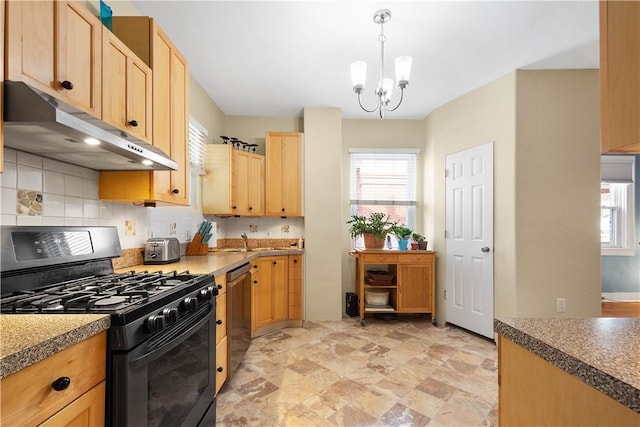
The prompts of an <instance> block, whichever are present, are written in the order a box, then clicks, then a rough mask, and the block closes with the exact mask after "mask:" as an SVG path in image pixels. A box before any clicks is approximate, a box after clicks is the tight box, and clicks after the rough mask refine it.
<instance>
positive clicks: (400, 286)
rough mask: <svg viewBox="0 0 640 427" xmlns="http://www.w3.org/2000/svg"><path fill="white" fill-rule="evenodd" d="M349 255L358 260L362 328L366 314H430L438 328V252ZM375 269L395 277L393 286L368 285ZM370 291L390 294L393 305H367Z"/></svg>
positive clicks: (383, 251)
mask: <svg viewBox="0 0 640 427" xmlns="http://www.w3.org/2000/svg"><path fill="white" fill-rule="evenodd" d="M349 254H350V255H351V256H352V257H354V258H355V260H356V283H355V289H356V294H358V298H359V300H360V301H359V308H360V324H361V325H362V326H364V324H365V319H364V316H365V314H366V313H418V314H422V313H429V314H431V320H432V322H433V323H434V324H436V320H435V314H436V305H435V273H436V267H435V258H436V256H435V255H436V253H435V252H434V251H399V250H389V249H354V250H353V251H351V252H350V253H349ZM371 269H381V270H386V271H388V272H389V273H391V274H393V281H392V282H391V284H389V285H372V284H369V283H367V277H366V272H367V271H368V270H371ZM367 290H388V291H389V304H387V305H384V306H380V305H370V304H366V303H365V292H366V291H367Z"/></svg>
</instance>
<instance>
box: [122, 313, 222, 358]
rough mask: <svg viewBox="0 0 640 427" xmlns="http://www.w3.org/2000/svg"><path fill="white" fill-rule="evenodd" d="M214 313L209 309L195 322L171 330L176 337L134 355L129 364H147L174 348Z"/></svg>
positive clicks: (205, 322)
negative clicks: (152, 348)
mask: <svg viewBox="0 0 640 427" xmlns="http://www.w3.org/2000/svg"><path fill="white" fill-rule="evenodd" d="M214 315H215V310H210V311H208V312H207V314H206V315H205V316H204V317H203V318H201V319H200V320H198V321H197V322H196V323H195V324H191V325H190V326H187V325H183V327H184V330H182V329H176V330H174V331H171V332H172V333H173V334H177V337H175V338H174V339H172V340H170V341H167V342H164V343H162V345H159V346H157V348H155V349H154V350H151V351H149V352H144V354H142V355H141V356H140V357H136V358H135V359H133V360H132V361H131V362H130V363H131V366H132V367H134V368H138V367H139V366H142V365H147V364H149V363H150V362H152V361H153V360H155V359H157V358H159V357H161V356H163V355H165V354H166V353H168V352H170V351H171V350H173V349H174V348H176V347H177V346H178V345H180V344H182V343H183V342H184V341H185V340H186V339H187V338H189V337H190V336H191V335H193V334H194V333H195V332H196V331H197V330H198V329H200V328H201V327H203V326H204V325H205V324H207V322H209V321H210V320H211V318H212V316H214ZM214 340H215V338H214ZM147 345H148V344H147Z"/></svg>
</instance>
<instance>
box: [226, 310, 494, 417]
mask: <svg viewBox="0 0 640 427" xmlns="http://www.w3.org/2000/svg"><path fill="white" fill-rule="evenodd" d="M497 357H498V356H497V350H496V346H495V343H494V342H493V341H491V340H488V339H486V338H482V337H479V336H477V335H474V334H471V333H469V332H466V331H464V330H462V329H459V328H456V327H450V326H446V327H435V326H433V325H432V324H431V322H430V321H429V320H427V319H425V318H421V317H416V316H407V317H405V318H400V319H399V320H396V321H382V320H377V319H373V318H371V319H369V318H367V324H366V326H365V327H364V328H363V327H361V326H360V323H359V321H358V320H356V319H349V318H347V319H344V320H342V321H321V322H305V323H304V327H303V328H289V329H284V330H281V331H277V332H273V333H271V334H268V335H265V336H263V337H259V338H255V339H254V340H253V342H252V344H251V347H250V348H249V351H248V352H247V354H246V355H245V358H244V359H243V362H242V364H241V365H240V367H239V368H238V370H237V372H236V374H235V375H234V377H233V378H232V379H231V381H229V382H228V383H227V384H226V385H225V386H224V387H223V389H222V390H221V392H220V394H219V395H218V398H217V423H216V425H217V426H260V427H263V426H294V427H299V426H300V427H301V426H314V427H318V426H412V427H413V426H495V425H497V400H498V387H497Z"/></svg>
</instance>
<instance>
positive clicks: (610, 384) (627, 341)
mask: <svg viewBox="0 0 640 427" xmlns="http://www.w3.org/2000/svg"><path fill="white" fill-rule="evenodd" d="M494 329H495V331H496V332H497V333H498V334H500V335H502V336H503V337H505V338H508V339H510V340H511V341H513V342H515V343H516V344H518V345H520V346H521V347H523V348H525V349H526V350H529V351H530V352H532V353H534V354H536V355H538V356H540V357H541V358H543V359H544V360H546V361H548V362H550V363H552V364H553V365H555V366H557V367H558V368H560V369H562V370H564V371H566V372H568V373H569V374H571V375H573V376H575V377H577V378H579V379H580V380H582V381H583V382H585V383H587V384H589V385H590V386H592V387H594V388H595V389H597V390H599V391H601V392H602V393H604V394H606V395H607V396H609V397H611V398H612V399H614V400H617V401H618V402H620V403H622V404H623V405H625V406H627V407H628V408H630V409H632V410H634V411H635V412H638V413H640V357H639V355H640V319H631V318H604V317H603V318H592V319H570V318H549V319H496V320H495V321H494Z"/></svg>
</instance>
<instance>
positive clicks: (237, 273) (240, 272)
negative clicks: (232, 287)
mask: <svg viewBox="0 0 640 427" xmlns="http://www.w3.org/2000/svg"><path fill="white" fill-rule="evenodd" d="M249 271H251V266H250V264H249V263H246V264H242V265H241V266H240V267H237V268H234V269H233V270H231V271H229V272H227V282H232V281H234V280H236V279H237V278H238V277H241V276H244V275H245V274H248V273H249Z"/></svg>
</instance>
